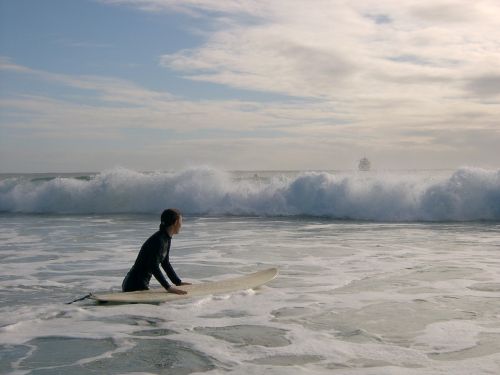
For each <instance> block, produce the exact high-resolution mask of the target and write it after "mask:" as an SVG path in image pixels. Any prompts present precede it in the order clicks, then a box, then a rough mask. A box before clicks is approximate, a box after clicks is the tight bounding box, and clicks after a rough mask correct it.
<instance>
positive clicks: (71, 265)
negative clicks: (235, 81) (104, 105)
mask: <svg viewBox="0 0 500 375" xmlns="http://www.w3.org/2000/svg"><path fill="white" fill-rule="evenodd" d="M166 207H178V208H180V209H181V210H182V211H183V213H184V214H185V217H184V226H183V228H182V231H181V233H180V234H179V235H177V236H175V237H174V241H173V244H172V250H171V261H172V264H173V265H174V268H175V269H176V271H177V273H178V274H179V275H180V276H181V277H182V278H183V279H184V280H186V281H191V282H201V281H210V280H222V279H224V278H227V277H231V276H238V275H242V274H245V273H248V272H252V271H255V270H259V269H264V268H267V267H270V266H276V267H278V268H279V270H280V275H279V277H278V278H277V279H275V280H273V281H272V282H270V283H269V284H267V285H265V286H263V287H261V288H259V289H257V290H243V291H240V292H237V293H231V294H226V295H213V296H206V297H200V298H194V299H190V300H182V301H178V302H169V303H164V304H159V305H144V304H133V305H98V304H96V303H94V302H92V301H90V300H84V301H80V302H75V303H73V304H69V305H68V304H66V303H67V302H70V301H73V300H74V299H76V298H78V297H82V296H84V295H86V294H87V293H89V292H97V291H109V290H119V289H120V285H121V282H122V280H123V277H124V275H125V274H126V272H127V271H128V269H129V268H130V266H131V265H132V263H133V261H134V260H135V257H136V255H137V252H138V249H139V248H140V246H141V245H142V243H143V241H144V240H145V239H147V238H148V237H149V236H150V235H151V234H152V233H153V232H154V231H155V230H156V229H157V226H158V221H159V213H160V212H161V211H162V210H163V209H164V208H166ZM0 262H1V267H0V373H1V374H33V375H35V374H37V375H38V374H132V373H134V374H173V373H175V374H190V373H203V374H232V373H233V374H264V373H265V374H363V375H372V374H377V375H378V374H381V375H385V374H411V375H413V374H458V375H460V374H498V373H499V371H500V309H499V306H500V302H499V301H500V171H492V170H482V169H473V168H463V169H459V170H456V171H439V172H436V171H404V172H369V173H358V172H349V171H346V172H308V173H300V172H252V173H249V172H232V173H228V172H224V171H220V170H216V169H212V168H192V169H187V170H183V171H179V172H151V173H140V172H136V171H131V170H126V169H113V170H109V171H104V172H101V173H98V174H84V173H82V174H73V175H62V176H54V175H51V174H45V175H9V176H8V175H4V176H2V177H1V178H0ZM156 284H157V283H156V281H154V280H152V286H153V285H156Z"/></svg>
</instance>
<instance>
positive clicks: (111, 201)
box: [0, 167, 500, 222]
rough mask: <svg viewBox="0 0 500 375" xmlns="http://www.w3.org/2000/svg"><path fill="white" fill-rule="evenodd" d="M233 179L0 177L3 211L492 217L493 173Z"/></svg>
mask: <svg viewBox="0 0 500 375" xmlns="http://www.w3.org/2000/svg"><path fill="white" fill-rule="evenodd" d="M258 177H259V176H258V175H256V176H252V177H247V178H236V176H235V174H234V173H229V172H224V171H221V170H218V169H214V168H208V167H199V168H190V169H186V170H183V171H179V172H175V173H172V172H156V173H140V172H136V171H132V170H128V169H123V168H116V169H112V170H107V171H103V172H101V173H98V174H96V175H93V176H90V177H89V178H87V179H77V178H64V177H57V178H53V179H44V180H36V179H29V178H26V177H14V178H8V179H4V180H2V181H0V211H1V212H9V213H15V212H19V213H66V214H67V213H69V214H92V213H158V212H160V211H161V210H162V209H164V208H165V207H178V208H179V209H180V210H181V211H182V212H183V213H185V214H190V215H200V216H203V215H234V216H317V217H327V218H332V219H341V220H342V219H350V220H371V221H391V222H399V221H404V222H406V221H475V220H486V221H498V220H500V171H492V170H484V169H478V168H461V169H459V170H457V171H455V172H453V173H450V174H447V175H442V174H441V175H438V174H432V173H423V172H414V173H410V172H405V173H397V172H385V173H375V172H373V173H371V172H370V173H358V172H352V173H328V172H304V173H299V174H295V175H290V174H285V173H281V174H280V173H279V172H277V173H276V174H274V175H272V176H271V177H268V178H266V179H262V178H258Z"/></svg>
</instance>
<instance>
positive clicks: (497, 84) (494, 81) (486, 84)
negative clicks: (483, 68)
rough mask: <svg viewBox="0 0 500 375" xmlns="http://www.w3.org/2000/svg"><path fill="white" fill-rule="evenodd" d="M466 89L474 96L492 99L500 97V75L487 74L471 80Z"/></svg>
mask: <svg viewBox="0 0 500 375" xmlns="http://www.w3.org/2000/svg"><path fill="white" fill-rule="evenodd" d="M465 89H466V90H467V91H469V92H470V93H471V94H473V95H477V96H480V97H484V98H486V97H492V96H497V95H500V74H486V75H482V76H479V77H475V78H472V79H470V80H469V81H468V82H467V84H466V85H465Z"/></svg>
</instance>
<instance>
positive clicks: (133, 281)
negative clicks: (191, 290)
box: [122, 208, 190, 294]
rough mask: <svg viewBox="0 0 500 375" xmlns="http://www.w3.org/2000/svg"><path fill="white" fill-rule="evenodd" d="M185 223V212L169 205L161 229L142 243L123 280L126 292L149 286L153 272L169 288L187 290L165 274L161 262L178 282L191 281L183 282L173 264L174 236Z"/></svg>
mask: <svg viewBox="0 0 500 375" xmlns="http://www.w3.org/2000/svg"><path fill="white" fill-rule="evenodd" d="M181 226H182V215H181V213H180V212H179V210H177V209H173V208H169V209H167V210H165V211H163V213H162V214H161V224H160V229H159V230H158V232H156V233H155V234H153V235H152V236H151V237H149V238H148V239H147V240H146V242H144V244H143V245H142V247H141V250H140V251H139V255H138V256H137V259H136V260H135V263H134V265H133V266H132V268H131V269H130V271H129V272H128V273H127V276H125V279H124V280H123V284H122V290H123V291H124V292H133V291H137V290H148V289H149V281H150V280H151V276H154V277H155V279H156V280H158V282H159V283H160V284H161V285H162V286H163V287H164V288H165V289H166V290H167V291H168V292H169V293H175V294H186V293H187V292H186V291H184V290H180V289H178V288H174V287H172V286H171V285H170V284H169V283H168V281H167V280H166V279H165V276H163V273H162V272H161V269H160V265H161V266H162V268H163V269H164V270H165V272H166V273H167V276H168V278H169V279H170V280H171V281H172V282H173V283H174V284H175V285H176V286H179V285H190V283H185V282H182V280H181V279H180V278H179V276H177V274H176V273H175V271H174V269H173V267H172V265H171V264H170V260H169V254H170V244H171V242H172V236H173V235H174V234H177V233H179V231H180V229H181Z"/></svg>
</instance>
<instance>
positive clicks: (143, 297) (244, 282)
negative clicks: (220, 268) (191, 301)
mask: <svg viewBox="0 0 500 375" xmlns="http://www.w3.org/2000/svg"><path fill="white" fill-rule="evenodd" d="M277 275H278V269H277V268H269V269H267V270H263V271H259V272H254V273H251V274H248V275H245V276H239V277H233V278H230V279H226V280H221V281H212V282H206V283H199V284H193V285H182V286H178V287H176V288H178V289H182V290H185V291H186V292H187V294H173V293H168V292H167V291H166V290H165V289H163V288H155V289H150V290H142V291H138V292H116V293H108V294H91V295H90V298H92V299H94V300H96V301H99V302H112V303H162V302H167V301H175V300H179V299H185V298H191V297H198V296H206V295H211V294H221V293H230V292H235V291H238V290H245V289H252V288H256V287H258V286H260V285H263V284H265V283H267V282H269V281H271V280H272V279H274V278H275V277H276V276H277Z"/></svg>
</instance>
